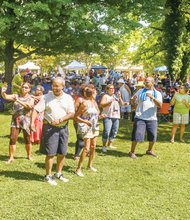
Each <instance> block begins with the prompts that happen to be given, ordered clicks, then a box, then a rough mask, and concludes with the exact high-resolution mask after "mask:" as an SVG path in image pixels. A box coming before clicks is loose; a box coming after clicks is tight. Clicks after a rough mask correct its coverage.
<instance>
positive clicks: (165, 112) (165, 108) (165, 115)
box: [158, 103, 171, 122]
mask: <svg viewBox="0 0 190 220" xmlns="http://www.w3.org/2000/svg"><path fill="white" fill-rule="evenodd" d="M170 120H171V113H170V103H163V104H162V107H161V108H160V109H159V111H158V121H159V122H161V121H165V122H170Z"/></svg>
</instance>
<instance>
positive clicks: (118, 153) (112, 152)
mask: <svg viewBox="0 0 190 220" xmlns="http://www.w3.org/2000/svg"><path fill="white" fill-rule="evenodd" d="M96 152H97V153H98V154H99V156H106V155H108V156H113V157H126V156H128V153H127V152H126V153H124V152H121V151H117V150H108V151H107V153H102V149H101V148H99V147H98V148H96Z"/></svg>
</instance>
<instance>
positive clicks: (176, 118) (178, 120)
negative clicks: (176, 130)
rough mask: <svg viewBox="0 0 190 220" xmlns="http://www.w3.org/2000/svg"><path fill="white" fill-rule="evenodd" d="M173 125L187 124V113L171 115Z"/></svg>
mask: <svg viewBox="0 0 190 220" xmlns="http://www.w3.org/2000/svg"><path fill="white" fill-rule="evenodd" d="M173 124H175V125H178V124H184V125H187V124H189V113H188V114H184V115H182V114H179V113H173Z"/></svg>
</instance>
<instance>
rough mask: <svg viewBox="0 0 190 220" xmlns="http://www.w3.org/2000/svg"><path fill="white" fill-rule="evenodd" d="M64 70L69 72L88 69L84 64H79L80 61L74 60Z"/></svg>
mask: <svg viewBox="0 0 190 220" xmlns="http://www.w3.org/2000/svg"><path fill="white" fill-rule="evenodd" d="M64 69H68V70H80V69H86V65H85V64H84V63H79V62H78V61H76V60H73V61H72V62H71V63H70V64H69V65H67V66H65V67H64Z"/></svg>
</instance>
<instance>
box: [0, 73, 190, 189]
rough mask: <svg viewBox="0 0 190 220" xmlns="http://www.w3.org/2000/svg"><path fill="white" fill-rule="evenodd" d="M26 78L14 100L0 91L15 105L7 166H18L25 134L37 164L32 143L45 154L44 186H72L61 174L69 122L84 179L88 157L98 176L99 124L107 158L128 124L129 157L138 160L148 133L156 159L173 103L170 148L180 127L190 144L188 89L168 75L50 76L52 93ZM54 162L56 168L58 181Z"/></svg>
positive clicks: (18, 82) (19, 80)
mask: <svg viewBox="0 0 190 220" xmlns="http://www.w3.org/2000/svg"><path fill="white" fill-rule="evenodd" d="M26 75H27V73H26V72H25V71H24V70H23V71H20V73H19V75H15V77H14V78H13V82H12V92H11V93H10V94H8V92H7V90H8V85H7V84H6V83H4V84H3V85H2V88H1V96H2V98H3V99H4V100H8V101H11V102H13V116H12V121H11V131H10V142H9V159H8V161H7V163H11V162H13V161H14V155H15V150H16V142H17V139H18V135H19V133H20V132H21V131H22V132H23V136H24V141H25V148H26V152H27V158H28V159H29V160H32V143H36V144H39V143H40V152H41V153H42V154H45V155H46V157H45V168H46V175H45V178H44V180H45V181H46V182H48V183H49V184H51V185H54V186H55V185H57V182H56V179H59V180H61V181H63V182H68V181H69V180H68V179H67V178H66V177H64V176H63V174H62V169H63V166H64V161H65V157H66V155H67V148H68V137H69V131H68V122H69V120H73V125H74V128H75V130H76V145H75V155H74V159H75V160H76V161H77V163H78V165H77V167H76V175H78V176H79V177H84V173H83V169H82V165H83V162H84V160H85V158H86V156H88V169H89V170H91V171H92V172H96V171H97V169H96V168H95V167H94V165H93V160H94V158H95V149H96V140H97V137H98V136H99V120H102V121H103V132H102V152H103V153H106V152H107V148H111V149H114V148H116V147H115V146H114V139H115V138H116V136H117V132H118V130H119V121H120V119H121V118H123V119H126V120H132V121H134V122H133V130H132V132H131V150H130V152H129V154H128V155H129V157H131V158H132V159H137V156H136V154H135V150H136V146H137V143H138V142H143V141H144V139H145V134H146V133H147V140H148V142H149V145H148V149H147V151H146V154H147V155H149V156H153V157H157V155H156V154H155V153H154V152H153V146H154V144H155V142H156V139H157V127H158V120H157V112H158V109H160V108H161V107H162V103H163V102H170V103H171V106H172V108H171V109H170V110H171V111H173V127H172V132H171V143H174V138H175V134H176V130H177V128H178V126H179V125H180V126H181V127H180V141H181V142H183V143H184V142H185V140H184V138H183V135H184V131H185V125H186V124H188V123H189V108H190V96H189V95H188V90H189V87H188V85H187V84H182V83H181V82H180V81H178V82H176V84H175V85H174V84H173V85H172V84H171V83H172V81H171V79H170V78H168V77H169V76H168V75H166V77H165V78H164V80H163V79H159V76H158V75H156V74H155V75H153V76H151V77H150V76H147V77H145V79H143V78H142V79H141V80H139V79H138V77H137V75H134V76H133V77H132V79H130V78H127V77H124V76H123V75H122V74H121V73H118V74H117V73H113V72H110V73H109V74H108V75H106V74H105V73H102V74H101V75H100V76H99V75H98V74H94V75H93V76H90V75H89V74H86V75H85V76H79V77H78V79H77V78H76V77H71V76H70V75H68V76H67V77H66V79H63V77H61V76H60V75H59V74H58V75H53V76H51V77H52V78H51V80H50V81H51V82H50V85H51V86H50V88H51V89H48V91H46V89H45V88H44V86H43V84H42V83H40V82H38V81H37V80H34V79H35V78H34V77H33V80H34V81H33V82H35V83H34V84H33V88H32V86H31V83H32V82H31V81H30V82H29V80H30V78H29V77H28V78H27V77H26ZM168 79H169V80H168ZM32 91H33V92H32ZM126 126H127V125H126ZM55 157H56V159H57V165H56V173H55V174H54V175H53V174H52V168H53V163H54V158H55Z"/></svg>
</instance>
